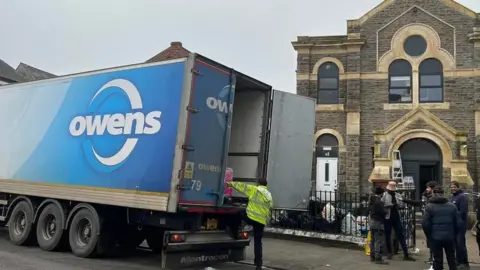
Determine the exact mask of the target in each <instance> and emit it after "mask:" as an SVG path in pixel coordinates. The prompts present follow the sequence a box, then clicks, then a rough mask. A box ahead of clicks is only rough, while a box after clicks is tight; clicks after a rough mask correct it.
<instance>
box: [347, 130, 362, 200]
mask: <svg viewBox="0 0 480 270" xmlns="http://www.w3.org/2000/svg"><path fill="white" fill-rule="evenodd" d="M346 144H347V153H348V155H347V158H346V164H345V170H346V179H345V184H346V187H345V191H346V192H359V191H360V187H361V186H362V183H360V182H359V180H360V170H359V166H360V151H359V150H360V136H359V135H347V140H346Z"/></svg>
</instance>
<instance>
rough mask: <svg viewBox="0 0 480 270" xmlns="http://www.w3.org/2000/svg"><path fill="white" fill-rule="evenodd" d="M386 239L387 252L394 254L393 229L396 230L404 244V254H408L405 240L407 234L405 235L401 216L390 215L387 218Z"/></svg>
mask: <svg viewBox="0 0 480 270" xmlns="http://www.w3.org/2000/svg"><path fill="white" fill-rule="evenodd" d="M384 225H385V241H386V242H387V252H388V253H389V254H392V229H393V230H394V231H395V235H396V236H397V240H398V242H399V243H400V245H401V246H402V250H403V254H404V255H405V256H408V248H407V243H406V242H405V236H404V235H403V228H402V223H401V221H400V218H395V217H390V219H386V220H385V223H384Z"/></svg>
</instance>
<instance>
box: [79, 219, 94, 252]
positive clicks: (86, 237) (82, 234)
mask: <svg viewBox="0 0 480 270" xmlns="http://www.w3.org/2000/svg"><path fill="white" fill-rule="evenodd" d="M91 238H92V223H91V222H90V220H88V219H83V220H82V221H80V222H79V223H78V229H77V244H78V245H79V246H86V245H88V243H89V242H90V239H91Z"/></svg>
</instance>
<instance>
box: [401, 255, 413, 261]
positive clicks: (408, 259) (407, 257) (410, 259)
mask: <svg viewBox="0 0 480 270" xmlns="http://www.w3.org/2000/svg"><path fill="white" fill-rule="evenodd" d="M403 260H404V261H410V262H414V261H416V260H415V259H414V258H412V257H410V256H408V255H404V256H403Z"/></svg>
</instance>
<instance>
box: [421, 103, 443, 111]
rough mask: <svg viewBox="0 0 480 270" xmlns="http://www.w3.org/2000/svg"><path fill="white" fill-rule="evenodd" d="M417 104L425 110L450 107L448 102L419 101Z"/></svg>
mask: <svg viewBox="0 0 480 270" xmlns="http://www.w3.org/2000/svg"><path fill="white" fill-rule="evenodd" d="M419 105H420V106H421V107H422V108H425V109H427V110H449V109H450V103H449V102H438V103H437V102H435V103H433V102H432V103H420V104H419Z"/></svg>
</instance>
